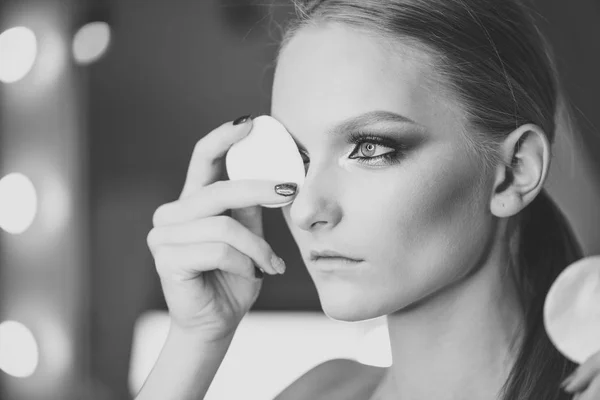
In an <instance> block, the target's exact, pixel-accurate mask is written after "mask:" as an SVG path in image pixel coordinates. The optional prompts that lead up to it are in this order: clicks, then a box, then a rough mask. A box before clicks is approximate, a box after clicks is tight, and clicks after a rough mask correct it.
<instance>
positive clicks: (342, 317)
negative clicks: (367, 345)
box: [317, 287, 387, 322]
mask: <svg viewBox="0 0 600 400" xmlns="http://www.w3.org/2000/svg"><path fill="white" fill-rule="evenodd" d="M317 292H318V293H319V301H320V303H321V308H322V309H323V312H324V313H325V315H327V316H328V317H329V318H331V319H334V320H337V321H345V322H358V321H364V320H368V319H372V318H377V317H380V316H382V315H386V314H387V313H386V312H385V310H382V308H380V307H378V306H377V304H376V301H369V300H367V299H368V297H369V296H366V294H365V293H363V292H359V291H356V290H352V289H349V288H341V287H329V288H326V289H324V288H317Z"/></svg>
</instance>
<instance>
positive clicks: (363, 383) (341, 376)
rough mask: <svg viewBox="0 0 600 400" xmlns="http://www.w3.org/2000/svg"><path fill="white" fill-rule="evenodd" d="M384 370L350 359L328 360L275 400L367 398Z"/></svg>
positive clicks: (303, 376) (294, 383)
mask: <svg viewBox="0 0 600 400" xmlns="http://www.w3.org/2000/svg"><path fill="white" fill-rule="evenodd" d="M385 370H386V368H379V367H372V366H368V365H364V364H361V363H359V362H357V361H354V360H349V359H342V358H340V359H334V360H328V361H325V362H323V363H321V364H319V365H317V366H316V367H314V368H312V369H310V370H309V371H307V372H306V373H305V374H304V375H302V376H300V377H299V378H298V379H296V380H295V381H294V382H292V383H291V384H290V385H289V386H288V387H287V388H286V389H284V390H283V391H282V392H281V393H279V395H277V397H275V399H274V400H307V399H320V398H323V399H331V400H334V399H350V398H353V397H354V396H357V397H356V398H366V397H368V396H369V395H370V393H371V392H372V391H373V390H374V389H375V387H376V385H377V383H379V381H380V380H381V378H382V377H383V373H384V371H385ZM365 394H366V396H365ZM361 395H362V397H360V396H361Z"/></svg>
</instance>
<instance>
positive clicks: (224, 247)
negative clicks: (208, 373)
mask: <svg viewBox="0 0 600 400" xmlns="http://www.w3.org/2000/svg"><path fill="white" fill-rule="evenodd" d="M251 127H252V121H251V120H248V121H246V122H245V123H241V124H238V125H234V124H232V123H231V122H229V123H225V124H223V125H222V126H220V127H218V128H217V129H215V130H213V131H212V132H210V133H209V134H207V135H206V136H205V137H203V138H202V139H201V140H199V141H198V143H197V144H196V146H195V148H194V151H193V154H192V159H191V161H190V164H189V167H188V172H187V177H186V180H185V184H184V188H183V191H182V193H181V196H180V198H179V200H177V201H174V202H172V203H167V204H163V205H161V206H160V207H159V208H158V209H157V210H156V211H155V213H154V216H153V225H154V228H153V229H152V230H151V231H150V233H149V234H148V237H147V242H148V247H149V248H150V251H151V252H152V255H153V257H154V261H155V264H156V270H157V272H158V275H159V277H160V281H161V285H162V290H163V293H164V296H165V300H166V302H167V306H168V308H169V315H170V317H171V326H172V327H174V328H178V329H181V330H184V331H186V332H191V333H193V335H194V336H202V338H203V339H204V340H218V339H221V338H223V337H229V336H232V335H233V332H235V330H236V329H237V326H238V324H239V322H240V321H241V319H242V317H243V316H244V315H245V313H246V312H247V311H248V310H249V309H250V307H251V306H252V304H253V303H254V301H255V300H256V298H257V297H258V293H259V290H260V288H261V285H262V279H260V278H262V273H261V271H264V272H265V273H268V274H272V275H275V274H278V273H282V272H283V270H284V269H285V265H284V264H283V261H282V260H281V259H280V258H279V257H277V256H276V255H275V252H274V251H273V249H272V248H271V246H270V245H269V244H268V243H267V242H266V241H265V240H264V238H263V226H262V212H261V211H262V209H261V207H260V205H259V204H277V203H281V200H282V197H281V196H280V195H278V194H277V193H275V191H274V186H275V185H276V184H278V183H281V182H269V181H261V180H239V181H231V180H226V181H217V179H218V177H219V176H221V175H222V172H223V171H224V156H225V154H226V153H227V151H228V150H229V148H230V147H231V146H232V145H233V144H234V143H235V142H237V141H239V140H241V139H242V138H243V137H245V136H246V135H247V134H248V132H249V131H250V129H251ZM227 210H231V215H232V216H231V217H229V216H227V215H223V214H224V213H225V212H226V211H227ZM255 266H258V267H260V270H257V269H256V268H255ZM257 272H258V274H257Z"/></svg>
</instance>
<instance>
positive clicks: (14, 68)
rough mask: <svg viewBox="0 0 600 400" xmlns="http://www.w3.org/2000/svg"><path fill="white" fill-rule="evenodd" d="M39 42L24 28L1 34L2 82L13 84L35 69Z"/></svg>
mask: <svg viewBox="0 0 600 400" xmlns="http://www.w3.org/2000/svg"><path fill="white" fill-rule="evenodd" d="M36 55H37V40H36V37H35V34H34V33H33V32H32V31H31V29H29V28H26V27H24V26H18V27H15V28H10V29H7V30H6V31H4V32H2V33H1V34H0V81H2V82H5V83H12V82H16V81H18V80H20V79H22V78H23V77H24V76H25V75H27V73H28V72H29V71H30V70H31V68H32V67H33V64H34V62H35V58H36Z"/></svg>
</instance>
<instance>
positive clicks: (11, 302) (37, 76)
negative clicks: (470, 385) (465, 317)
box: [0, 0, 600, 400]
mask: <svg viewBox="0 0 600 400" xmlns="http://www.w3.org/2000/svg"><path fill="white" fill-rule="evenodd" d="M535 7H536V8H537V10H538V12H539V23H540V26H541V27H542V29H543V30H544V32H545V33H546V34H547V35H548V37H549V38H550V40H551V42H552V44H553V46H554V48H555V51H556V56H557V59H558V64H559V68H560V71H561V74H562V76H563V80H564V84H565V87H566V90H567V94H568V96H569V100H570V103H571V105H572V106H573V107H574V108H575V110H576V117H577V121H576V122H577V124H578V125H579V127H580V130H579V131H578V132H577V133H569V132H566V131H567V129H561V131H560V132H559V133H558V135H557V143H556V146H555V159H554V161H553V164H552V168H551V173H550V177H549V182H548V184H547V188H548V191H549V192H550V194H551V195H552V196H553V197H554V198H555V199H556V200H557V202H558V203H559V205H560V206H561V208H562V209H563V211H564V212H565V214H566V215H567V216H568V218H569V220H570V221H571V222H572V224H573V226H574V229H575V232H576V234H577V235H578V237H579V238H580V240H581V242H582V244H583V246H584V249H585V252H586V254H599V253H600V211H599V209H598V206H597V205H598V204H600V134H599V131H598V129H597V127H598V126H600V113H598V112H597V110H596V109H597V107H598V101H599V98H598V93H599V92H600V78H599V76H598V73H597V72H598V71H600V41H598V38H600V3H598V1H597V0H572V1H569V2H565V1H560V0H545V1H541V0H539V1H537V2H535ZM292 16H293V8H292V7H291V1H288V0H261V1H253V0H228V1H226V0H169V1H167V0H144V1H142V0H118V1H117V0H113V1H109V0H37V1H34V0H14V1H7V0H4V1H3V0H0V399H11V400H12V399H16V400H21V399H23V400H36V399H61V400H70V399H94V400H95V399H99V400H100V399H101V400H109V399H110V400H117V399H118V400H120V399H131V398H133V396H134V395H135V393H136V392H137V390H138V389H139V387H140V385H141V384H142V383H143V380H144V379H145V377H146V375H147V373H148V372H149V370H150V368H151V367H152V365H153V363H154V360H155V359H156V356H157V355H158V351H160V348H161V345H162V341H163V340H164V335H165V334H166V329H167V328H168V316H167V314H166V306H165V303H164V299H163V297H162V293H161V290H160V285H159V282H158V279H157V276H156V273H155V269H154V262H153V259H152V256H151V254H150V252H149V250H148V248H147V244H146V236H147V234H148V232H149V231H150V229H151V228H152V214H153V212H154V211H155V209H156V208H157V207H158V206H159V205H161V204H163V203H166V202H170V201H174V200H176V199H177V197H178V195H179V193H180V190H181V188H182V185H183V180H184V177H185V173H186V170H187V165H188V162H189V159H190V156H191V152H192V149H193V146H194V144H195V143H196V142H197V141H198V140H199V139H200V138H201V137H202V136H203V135H204V134H206V133H207V132H209V131H210V130H212V129H214V128H215V127H216V126H218V125H220V124H222V123H224V122H226V121H229V120H233V119H235V118H236V117H238V116H240V115H244V114H249V113H252V114H253V115H254V116H258V115H261V114H268V113H269V109H270V87H271V83H272V78H273V71H274V65H273V60H274V57H275V51H276V49H277V41H278V39H279V38H280V34H281V26H282V24H284V23H285V21H286V20H287V19H288V18H290V17H292ZM263 213H264V222H265V236H266V238H267V241H269V243H271V244H272V246H273V248H274V249H275V252H276V253H278V254H281V255H283V256H284V258H285V260H286V262H287V264H288V272H286V274H285V275H284V276H278V277H269V276H267V277H266V279H265V282H264V286H263V290H262V292H261V294H260V297H259V299H258V301H257V302H256V304H255V306H254V307H253V309H252V311H251V312H250V313H249V314H248V316H247V317H246V318H245V319H244V321H243V322H242V325H241V326H240V329H239V331H238V334H237V335H236V338H235V339H234V343H233V344H232V347H231V348H230V351H229V353H228V355H227V357H226V359H225V361H224V363H223V365H222V367H221V369H220V370H219V373H218V374H217V376H216V377H215V381H214V383H213V386H212V387H211V391H210V392H209V394H208V395H207V399H209V398H210V399H231V398H237V396H233V393H239V391H240V390H243V391H244V393H245V395H244V397H243V398H245V399H254V398H255V399H268V398H272V397H273V396H274V395H275V394H276V393H277V392H278V391H279V390H281V389H283V387H285V386H286V385H287V384H289V383H290V382H291V381H292V380H294V379H295V378H297V377H298V376H299V375H300V374H301V373H303V372H304V371H306V370H308V369H310V368H311V367H312V366H314V365H316V364H317V363H319V362H321V361H323V360H326V359H330V358H337V357H344V358H353V359H356V360H359V361H360V362H364V363H366V364H372V365H381V366H385V365H389V363H390V358H389V351H388V350H389V349H388V348H387V345H388V344H387V342H386V340H387V337H386V335H387V332H385V321H382V320H380V319H377V320H372V321H365V322H364V323H359V324H345V323H341V322H335V321H331V320H329V319H328V318H327V317H325V316H324V315H323V313H322V312H321V310H320V306H319V300H318V298H317V295H316V290H315V289H314V287H313V284H312V281H311V280H310V277H309V275H308V273H307V272H306V270H305V268H304V265H303V263H302V260H301V258H300V255H299V253H298V250H297V248H296V246H295V244H294V242H293V240H292V238H291V236H290V234H289V232H288V231H287V228H286V227H285V224H284V221H283V218H282V217H281V215H280V211H279V210H277V209H275V210H273V209H267V208H265V209H263ZM264 376H269V377H270V379H264Z"/></svg>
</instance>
